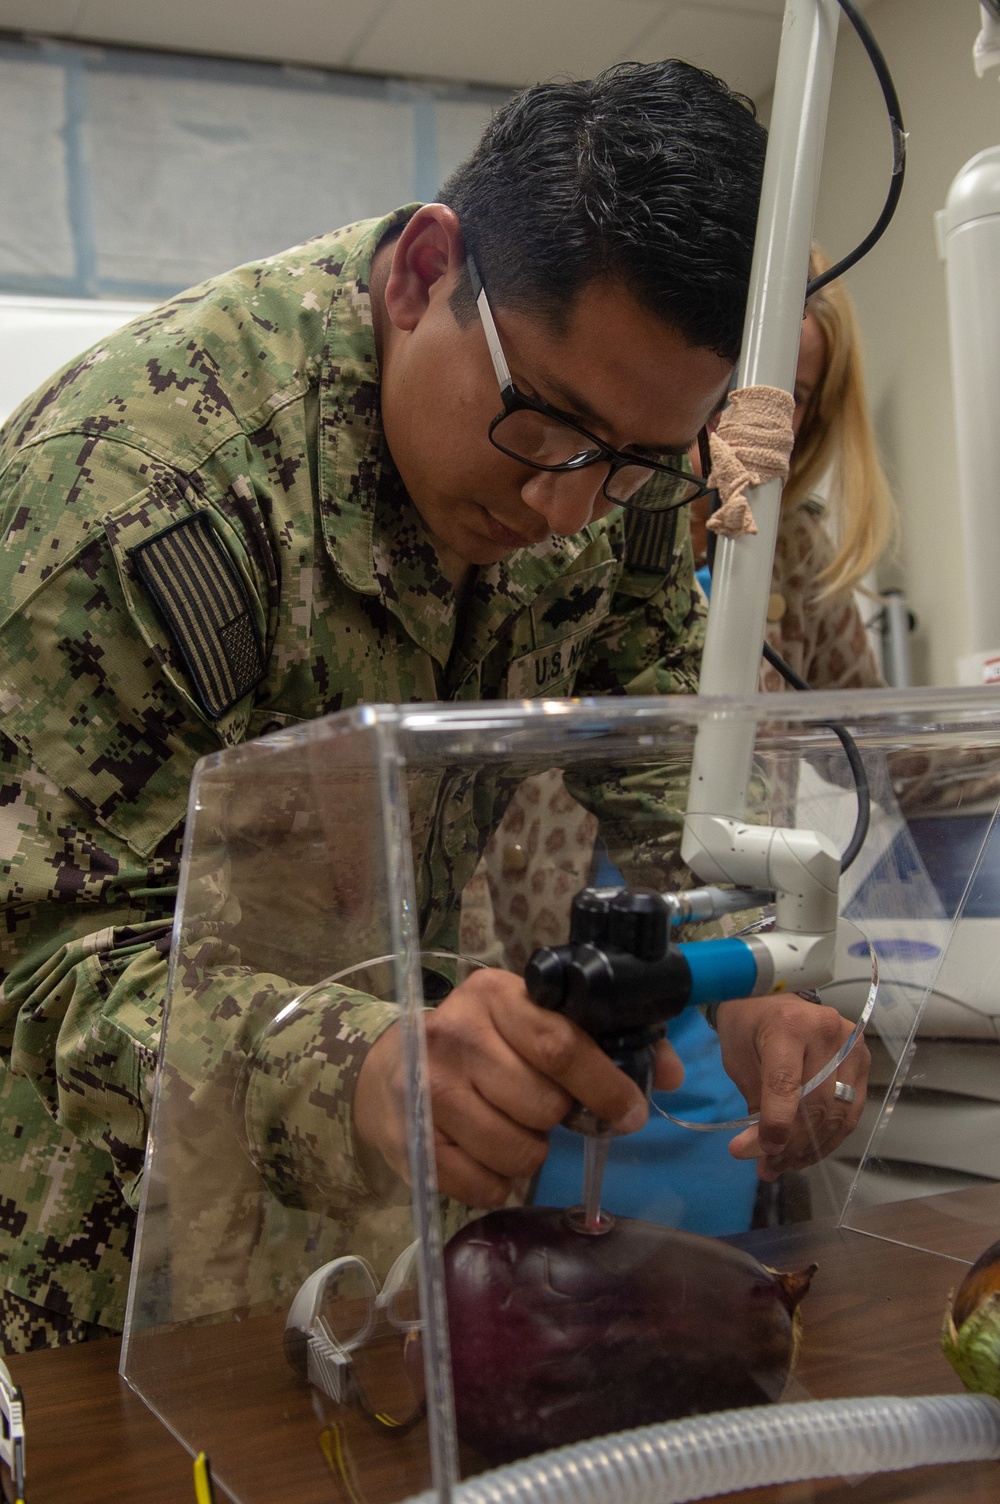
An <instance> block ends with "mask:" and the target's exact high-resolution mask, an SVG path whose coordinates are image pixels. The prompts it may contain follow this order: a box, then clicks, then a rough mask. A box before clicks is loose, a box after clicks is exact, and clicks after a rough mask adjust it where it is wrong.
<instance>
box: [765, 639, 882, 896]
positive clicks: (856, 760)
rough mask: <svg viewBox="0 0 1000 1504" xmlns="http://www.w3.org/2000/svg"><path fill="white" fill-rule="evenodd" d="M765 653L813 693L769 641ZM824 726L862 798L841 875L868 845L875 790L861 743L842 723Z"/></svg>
mask: <svg viewBox="0 0 1000 1504" xmlns="http://www.w3.org/2000/svg"><path fill="white" fill-rule="evenodd" d="M762 652H763V654H764V659H765V661H766V662H767V663H769V664H770V665H771V667H772V668H776V669H777V670H778V673H779V674H781V675H782V677H783V678H784V679H786V680H787V682H788V683H789V684H790V685H791V686H792V688H793V689H803V690H808V691H810V692H811V689H812V686H811V685H809V684H807V683H806V681H805V679H803V678H802V675H801V674H797V673H796V672H795V670H794V669H793V668H792V665H791V664H790V663H786V662H785V660H784V658H782V656H781V654H780V653H777V652H775V650H774V648H772V646H771V644H770V643H769V642H765V643H764V645H763V648H762ZM820 724H821V725H823V726H826V727H827V728H828V729H829V730H830V731H832V732H833V734H834V736H835V737H836V738H837V740H838V741H839V742H840V745H841V746H842V747H843V749H844V752H845V754H846V756H847V761H848V765H849V767H850V769H851V774H852V776H853V778H854V787H855V791H856V793H857V796H858V814H857V819H856V820H855V822H854V833H853V834H852V836H851V839H850V840H849V841H848V843H847V849H846V851H845V852H844V854H843V856H842V857H841V858H840V870H841V872H846V871H847V869H848V867H849V866H850V865H851V863H852V862H853V861H854V858H855V857H856V856H857V854H858V852H859V851H860V850H861V848H862V846H863V845H864V843H865V837H866V836H867V834H868V826H869V824H870V822H871V813H872V800H871V790H870V789H869V787H868V774H867V773H866V772H865V765H864V763H863V762H862V761H861V753H860V752H859V751H858V744H857V742H856V741H855V740H854V738H853V736H852V735H851V733H850V732H849V731H848V729H847V727H846V726H845V725H843V723H842V722H840V721H821V722H820Z"/></svg>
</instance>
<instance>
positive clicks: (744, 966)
mask: <svg viewBox="0 0 1000 1504" xmlns="http://www.w3.org/2000/svg"><path fill="white" fill-rule="evenodd" d="M677 949H678V950H679V951H680V952H681V954H682V955H683V957H684V959H685V961H686V962H687V964H688V966H689V968H690V971H691V995H690V997H689V998H688V1000H687V1001H688V1006H689V1007H690V1006H694V1007H701V1006H703V1005H704V1004H705V1003H724V1002H725V1001H726V999H727V998H731V997H749V996H750V995H751V993H752V992H753V990H754V987H755V986H756V985H757V963H756V961H755V960H754V958H753V951H752V950H751V949H750V947H749V945H747V944H746V943H745V941H743V940H692V941H688V942H686V943H685V944H682V945H678V947H677Z"/></svg>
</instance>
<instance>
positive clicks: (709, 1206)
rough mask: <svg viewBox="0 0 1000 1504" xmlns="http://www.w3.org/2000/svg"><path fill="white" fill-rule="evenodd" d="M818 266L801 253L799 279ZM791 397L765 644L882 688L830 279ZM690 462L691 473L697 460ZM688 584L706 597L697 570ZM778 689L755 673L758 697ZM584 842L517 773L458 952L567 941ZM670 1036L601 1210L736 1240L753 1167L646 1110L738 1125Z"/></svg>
mask: <svg viewBox="0 0 1000 1504" xmlns="http://www.w3.org/2000/svg"><path fill="white" fill-rule="evenodd" d="M827 265H828V263H827V261H826V260H825V258H824V257H823V256H822V254H821V253H820V251H819V250H818V248H816V247H815V246H814V247H813V252H812V256H811V258H810V276H811V277H812V276H816V275H817V274H818V273H819V272H820V271H823V270H825V269H826V267H827ZM794 395H795V412H794V417H793V429H794V432H795V447H794V449H793V451H792V459H791V467H790V472H789V477H788V481H787V483H786V485H785V488H784V491H783V493H782V504H781V520H780V526H779V532H778V539H777V545H776V549H775V560H774V568H773V573H772V581H771V594H770V597H769V601H768V610H767V628H766V637H767V640H768V642H769V643H770V644H771V646H772V647H773V648H774V649H775V650H776V651H777V652H778V653H779V654H780V655H781V656H782V657H783V658H784V659H785V660H786V661H787V662H788V663H789V664H790V666H791V667H792V668H793V669H794V670H795V671H796V672H797V673H798V674H799V675H800V676H801V677H802V678H804V679H805V680H806V681H807V682H808V683H809V684H810V685H811V686H812V687H813V688H817V689H820V688H824V689H826V688H843V689H853V688H879V687H882V686H883V683H884V681H883V679H882V676H881V674H880V673H879V670H878V665H877V663H876V661H875V657H874V654H873V652H872V649H871V646H870V644H869V641H868V636H867V633H866V631H865V627H864V623H863V621H862V617H861V613H860V611H859V610H858V606H857V604H856V600H855V596H854V590H855V588H856V587H857V586H858V585H859V584H860V582H861V581H862V580H863V579H864V577H865V576H866V575H868V574H869V572H870V571H871V569H872V567H873V566H874V564H875V562H876V560H877V559H878V558H879V556H880V554H881V553H882V552H883V551H884V549H885V547H886V545H887V544H888V542H889V541H890V539H891V538H892V536H893V533H894V530H895V510H894V505H893V501H892V497H891V493H890V491H889V486H888V483H887V481H886V478H885V474H884V471H883V469H882V466H881V463H880V460H879V457H878V450H877V447H876V443H875V436H874V433H873V430H872V425H871V419H870V417H869V413H868V404H867V399H866V395H865V383H864V373H863V368H862V360H861V350H860V341H859V334H858V328H857V322H856V319H855V315H854V310H853V307H852V305H851V302H850V298H849V296H848V294H847V292H846V290H845V288H844V287H843V286H842V285H841V284H840V282H833V283H830V284H829V285H828V286H827V287H824V288H822V289H820V291H819V292H818V293H816V294H815V296H814V297H813V298H810V300H809V303H808V305H807V307H806V313H805V317H804V319H803V324H802V338H801V342H800V347H799V357H798V364H797V368H796V380H795V393H794ZM692 462H693V464H694V466H695V468H698V462H697V454H696V453H695V454H694V455H692ZM824 496H825V497H826V498H827V499H826V500H824V499H823V498H824ZM827 517H830V519H831V521H832V523H833V527H834V530H835V533H836V537H835V538H834V537H832V536H831V533H830V531H829V530H828V525H827ZM706 518H707V499H706V501H705V510H704V511H702V512H701V513H700V514H699V513H694V514H693V515H692V517H691V537H692V545H693V548H694V551H695V562H696V564H703V563H704V561H705V558H706V555H707V553H708V548H709V542H708V540H709V537H710V536H711V535H707V534H706V529H705V521H706ZM698 574H699V579H700V580H701V581H702V583H703V586H704V587H705V589H706V593H708V591H709V590H710V579H709V576H708V570H707V569H706V568H702V569H699V571H698ZM786 687H787V686H786V683H785V680H784V679H783V678H782V677H781V676H780V674H779V673H778V672H777V670H776V669H774V668H772V667H771V666H770V665H769V664H767V663H762V665H761V675H760V688H761V689H762V690H780V689H784V688H786ZM596 836H597V821H596V819H595V817H594V816H593V815H591V814H589V813H588V812H587V811H586V810H584V809H583V808H582V807H581V806H580V805H579V804H578V803H577V802H576V800H574V799H573V798H572V797H571V796H570V795H569V794H568V793H567V791H566V789H565V788H564V787H563V783H562V778H561V775H560V773H559V771H558V770H555V769H554V770H552V771H551V772H549V773H544V774H540V775H537V776H535V777H533V778H529V779H527V780H526V781H525V782H524V783H523V784H522V785H521V786H520V788H519V789H518V790H517V792H516V794H515V795H514V798H513V799H512V801H511V803H510V805H509V806H508V809H507V811H506V813H505V815H504V818H503V820H502V822H501V824H500V826H499V827H498V829H497V830H496V832H495V833H494V835H493V836H492V838H491V839H490V841H489V843H488V845H487V847H486V851H485V853H484V857H483V861H482V862H481V863H480V866H479V868H478V870H477V872H476V875H475V876H474V878H473V879H472V881H471V883H470V884H469V885H468V887H467V889H466V892H465V895H464V897H463V905H462V927H461V939H460V949H461V950H462V952H463V954H466V955H474V956H477V957H479V958H481V959H482V960H484V961H486V962H487V963H488V964H490V965H500V966H506V967H508V968H509V969H510V970H513V971H518V972H520V971H522V970H523V969H524V966H525V963H526V962H527V959H528V957H529V956H530V955H531V953H532V951H534V950H535V949H536V948H537V947H538V946H540V945H559V944H563V943H565V941H566V938H567V936H568V931H569V907H570V903H571V901H572V898H573V895H574V894H575V893H576V892H578V891H579V890H580V889H581V888H582V887H585V886H586V885H587V884H588V883H590V882H597V883H598V884H600V885H601V886H614V885H616V884H617V885H621V884H622V879H621V877H620V875H619V874H617V872H616V870H615V869H614V868H613V867H612V866H611V864H610V863H609V861H608V859H607V856H606V854H605V853H604V851H603V848H602V847H601V846H600V844H599V843H597V842H596ZM668 1034H669V1038H670V1040H671V1043H672V1044H673V1046H674V1049H675V1050H676V1051H677V1053H678V1055H679V1056H680V1058H681V1060H682V1061H683V1062H684V1065H685V1070H686V1076H685V1081H684V1085H683V1086H682V1087H681V1088H680V1090H679V1091H676V1092H671V1093H669V1094H665V1093H654V1111H653V1112H652V1113H651V1115H650V1121H649V1123H648V1124H647V1126H646V1127H645V1128H644V1129H643V1130H642V1131H641V1132H640V1133H638V1134H634V1135H632V1137H631V1139H630V1140H629V1141H628V1143H627V1144H626V1143H625V1142H624V1141H621V1142H616V1143H615V1144H614V1145H613V1147H612V1151H611V1156H610V1158H609V1163H608V1170H607V1174H606V1178H605V1196H604V1201H605V1205H606V1207H607V1209H608V1210H609V1211H611V1212H617V1213H619V1214H620V1215H628V1216H640V1217H643V1218H645V1219H646V1220H647V1221H661V1222H665V1223H668V1224H670V1225H672V1226H676V1227H684V1228H687V1229H688V1230H689V1231H695V1232H703V1233H709V1234H716V1235H721V1234H726V1233H734V1232H739V1231H743V1230H745V1229H746V1228H748V1227H749V1226H750V1223H751V1218H752V1215H753V1207H754V1201H755V1197H756V1192H757V1174H756V1165H755V1163H754V1162H753V1161H749V1162H747V1161H737V1160H735V1159H733V1158H732V1157H731V1156H730V1155H729V1153H728V1149H727V1140H728V1137H729V1136H728V1135H726V1134H725V1133H722V1132H716V1133H699V1132H693V1131H691V1130H690V1129H684V1128H680V1127H677V1126H676V1125H675V1124H674V1123H671V1122H669V1121H668V1120H667V1119H665V1118H664V1117H662V1116H660V1115H659V1113H658V1112H657V1111H656V1108H659V1109H661V1110H662V1111H665V1112H668V1113H670V1114H671V1116H673V1117H677V1118H680V1119H684V1120H688V1121H701V1122H705V1123H708V1122H719V1121H725V1120H727V1119H730V1118H739V1117H742V1116H744V1115H745V1114H746V1112H747V1106H746V1103H745V1102H744V1100H743V1098H742V1097H741V1096H740V1094H739V1092H738V1091H737V1089H736V1087H735V1086H734V1084H733V1083H732V1081H730V1079H729V1077H728V1076H727V1075H726V1073H725V1071H724V1070H723V1068H722V1061H721V1056H720V1053H719V1046H718V1040H717V1039H716V1037H715V1035H714V1033H713V1032H712V1031H711V1029H709V1027H708V1025H707V1024H706V1023H705V1021H704V1019H703V1018H702V1016H701V1014H700V1013H698V1012H697V1010H695V1009H688V1010H686V1011H685V1012H684V1013H682V1014H681V1015H680V1017H679V1018H677V1019H674V1020H673V1021H672V1022H671V1024H670V1026H669V1029H668ZM581 1171H582V1140H581V1138H580V1136H579V1135H578V1134H573V1133H570V1132H568V1131H567V1130H565V1129H557V1130H556V1131H555V1133H554V1134H553V1135H552V1139H551V1147H550V1151H549V1157H548V1159H547V1161H546V1163H545V1166H544V1167H543V1170H542V1172H541V1176H540V1179H539V1182H538V1185H537V1186H536V1188H535V1195H534V1199H535V1201H536V1202H537V1203H538V1204H542V1205H565V1204H568V1203H571V1202H573V1201H576V1200H578V1199H579V1196H580V1186H581Z"/></svg>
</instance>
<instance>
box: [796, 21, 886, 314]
mask: <svg viewBox="0 0 1000 1504" xmlns="http://www.w3.org/2000/svg"><path fill="white" fill-rule="evenodd" d="M838 4H839V6H840V8H841V10H842V11H843V12H844V15H845V16H846V17H847V19H848V20H849V21H850V23H851V25H852V26H853V27H854V30H855V31H856V32H857V34H858V37H859V39H860V41H861V45H862V47H863V48H864V49H865V51H866V52H867V54H868V57H869V60H870V62H871V65H872V67H873V68H874V70H875V76H876V78H877V79H878V81H879V84H880V86H881V89H882V98H883V99H884V100H885V107H886V109H887V111H888V112H889V124H890V126H891V127H892V177H891V178H890V180H889V192H888V194H887V195H886V200H885V203H884V204H883V205H882V212H881V214H880V215H879V217H878V219H877V220H876V221H875V223H874V225H873V226H872V228H871V229H870V230H869V232H868V234H867V235H866V236H865V238H864V240H862V241H861V242H860V243H859V244H858V245H856V246H855V248H854V250H853V251H850V252H849V253H848V255H846V256H844V257H842V258H841V260H840V261H838V262H837V263H836V265H834V266H831V267H829V268H828V270H827V271H825V272H821V273H820V274H819V276H818V277H813V279H812V280H811V281H810V282H808V283H807V284H806V298H807V299H808V298H811V297H812V295H813V293H814V292H818V291H819V289H820V288H821V287H825V286H826V284H827V283H828V282H832V281H833V280H834V278H835V277H841V276H843V274H844V272H846V271H849V270H850V268H851V267H852V266H855V265H856V264H857V263H858V262H859V261H860V260H861V258H862V256H867V254H868V252H869V251H870V250H871V248H872V246H873V245H874V244H875V243H876V241H878V240H881V238H882V236H883V235H884V234H885V231H886V229H887V228H888V225H889V221H890V220H891V219H892V216H893V215H894V214H895V212H896V205H897V204H898V203H899V195H900V194H901V193H902V191H903V174H904V173H905V171H906V131H905V129H904V127H903V111H902V107H901V105H900V103H899V95H898V94H897V93H896V85H895V84H894V83H893V81H892V74H891V73H890V72H889V66H888V64H887V63H886V60H885V58H884V57H883V55H882V50H881V48H880V47H879V45H878V43H877V42H876V40H875V37H874V35H873V34H872V30H871V27H870V26H869V25H868V22H867V21H866V20H865V18H864V17H863V16H862V15H861V13H860V12H859V11H858V9H857V7H856V6H855V5H854V0H838Z"/></svg>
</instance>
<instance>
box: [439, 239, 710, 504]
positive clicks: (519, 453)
mask: <svg viewBox="0 0 1000 1504" xmlns="http://www.w3.org/2000/svg"><path fill="white" fill-rule="evenodd" d="M466 264H467V266H468V268H469V278H470V280H471V282H472V295H473V297H474V298H475V300H476V307H477V308H478V310H479V317H480V320H481V321H482V325H483V333H484V334H485V335H486V344H487V346H488V347H489V352H490V358H491V360H492V361H493V370H494V372H495V373H496V378H497V382H498V383H499V386H500V400H501V402H502V403H503V412H502V413H498V415H497V416H496V417H495V418H494V419H493V422H492V423H491V424H490V428H489V438H490V443H491V444H492V445H493V446H494V448H496V449H499V450H500V452H501V454H506V455H509V456H510V458H511V459H513V460H519V461H520V462H521V464H523V465H530V466H531V468H532V469H533V470H584V469H586V467H587V466H588V465H600V464H605V465H607V466H608V473H607V475H606V477H605V480H604V486H603V487H602V489H603V491H604V495H605V496H606V497H607V499H608V501H610V502H613V503H614V504H615V506H620V507H634V508H635V509H636V510H637V511H642V512H665V511H669V510H670V508H672V507H682V506H685V505H686V504H687V503H688V502H689V501H694V499H695V497H697V496H708V495H709V494H710V488H709V487H708V486H706V485H705V484H704V482H703V481H700V480H697V479H696V478H695V477H694V476H693V475H689V474H687V473H686V472H685V471H684V470H682V469H681V466H680V464H679V463H671V462H670V461H669V460H654V459H650V458H649V457H648V456H647V455H635V454H629V453H627V452H625V453H623V452H622V451H621V450H620V449H612V448H611V445H610V444H605V443H604V442H603V440H601V439H598V438H597V437H595V435H594V434H592V433H588V432H587V430H586V429H585V428H581V427H580V425H579V424H578V423H574V422H573V421H572V420H571V419H569V418H566V417H564V416H563V415H562V413H560V412H559V411H558V410H557V409H556V408H553V407H550V406H549V404H548V403H547V402H543V401H542V400H541V399H540V398H537V397H526V396H525V395H524V393H523V392H519V391H518V389H517V387H516V386H515V385H514V382H513V381H512V379H511V374H510V371H509V369H508V366H507V361H506V358H505V356H504V353H503V347H502V346H501V344H500V336H499V334H498V333H497V326H496V323H495V322H494V319H493V312H492V310H491V308H490V305H489V300H488V298H487V296H486V289H485V288H484V287H483V279H482V277H481V276H480V275H479V268H478V267H477V266H476V263H475V261H474V260H473V258H472V255H471V253H470V254H469V255H467V256H466ZM698 438H699V443H700V442H701V438H702V435H701V434H699V436H698ZM581 441H582V442H581ZM702 452H703V453H704V449H703V450H702ZM644 488H645V489H644Z"/></svg>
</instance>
